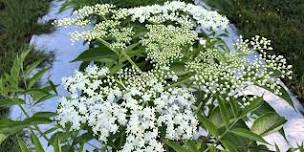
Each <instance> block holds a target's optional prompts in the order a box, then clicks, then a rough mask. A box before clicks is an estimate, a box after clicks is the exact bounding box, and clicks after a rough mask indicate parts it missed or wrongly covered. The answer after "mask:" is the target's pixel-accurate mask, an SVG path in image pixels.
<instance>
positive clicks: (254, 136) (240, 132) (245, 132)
mask: <svg viewBox="0 0 304 152" xmlns="http://www.w3.org/2000/svg"><path fill="white" fill-rule="evenodd" d="M229 132H231V133H233V134H235V135H238V136H241V137H244V138H248V139H250V140H254V141H259V142H262V143H266V144H268V143H267V142H266V141H265V140H264V139H263V138H262V137H261V136H259V135H257V134H255V133H253V132H251V131H250V130H247V129H243V128H235V129H232V130H230V131H229Z"/></svg>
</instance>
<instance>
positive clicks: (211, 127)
mask: <svg viewBox="0 0 304 152" xmlns="http://www.w3.org/2000/svg"><path fill="white" fill-rule="evenodd" d="M198 120H199V122H200V125H201V126H202V128H205V129H206V130H207V131H208V132H209V133H210V134H211V135H213V136H217V135H218V128H217V127H216V126H215V125H214V124H213V123H212V122H211V121H210V120H208V119H207V118H205V117H204V116H202V114H198Z"/></svg>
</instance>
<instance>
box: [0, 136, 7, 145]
mask: <svg viewBox="0 0 304 152" xmlns="http://www.w3.org/2000/svg"><path fill="white" fill-rule="evenodd" d="M6 138H7V135H5V134H2V133H0V145H1V143H2V142H3V141H5V139H6Z"/></svg>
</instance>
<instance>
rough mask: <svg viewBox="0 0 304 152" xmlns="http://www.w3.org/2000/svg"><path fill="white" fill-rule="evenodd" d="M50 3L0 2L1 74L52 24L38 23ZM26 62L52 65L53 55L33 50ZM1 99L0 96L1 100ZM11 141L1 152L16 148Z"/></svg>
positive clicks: (45, 0) (41, 0)
mask: <svg viewBox="0 0 304 152" xmlns="http://www.w3.org/2000/svg"><path fill="white" fill-rule="evenodd" d="M50 2H51V0H0V75H1V74H3V73H4V72H5V71H7V70H8V69H10V67H11V65H12V61H13V60H14V58H15V56H16V54H17V53H18V52H20V51H22V50H25V49H22V48H26V47H29V41H30V38H31V36H32V35H34V34H41V33H45V32H49V31H50V30H51V24H38V23H37V21H38V19H39V17H41V16H43V15H45V14H46V13H47V11H48V8H49V4H50ZM32 50H33V51H32V52H31V54H30V56H29V58H28V59H27V62H28V63H31V62H33V61H35V60H37V59H40V58H45V59H46V60H45V62H44V64H48V63H51V61H52V59H53V55H52V54H45V53H43V52H42V51H39V50H35V49H32ZM0 98H1V97H0ZM6 116H7V109H3V108H1V107H0V117H2V118H3V117H6ZM16 147H18V146H16V143H14V138H10V139H9V140H7V141H5V142H4V143H2V144H1V145H0V152H13V151H18V150H17V149H16Z"/></svg>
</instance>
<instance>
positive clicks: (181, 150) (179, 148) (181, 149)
mask: <svg viewBox="0 0 304 152" xmlns="http://www.w3.org/2000/svg"><path fill="white" fill-rule="evenodd" d="M162 141H163V142H164V143H165V144H166V145H167V146H169V147H171V148H172V149H174V150H175V151H176V152H191V150H189V149H187V148H185V147H183V146H181V145H179V144H177V143H175V142H172V141H169V140H165V139H164V140H162Z"/></svg>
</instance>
